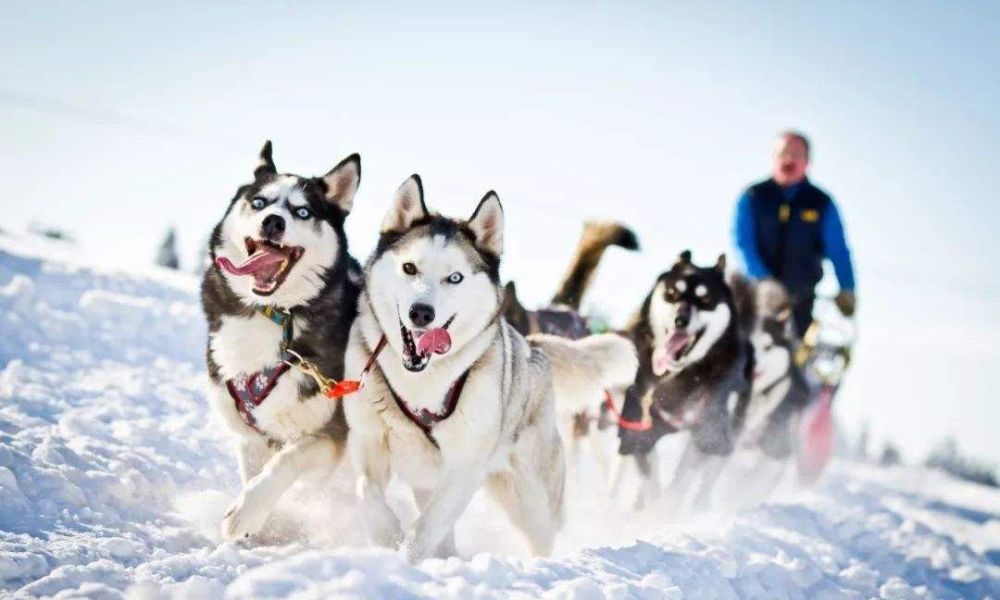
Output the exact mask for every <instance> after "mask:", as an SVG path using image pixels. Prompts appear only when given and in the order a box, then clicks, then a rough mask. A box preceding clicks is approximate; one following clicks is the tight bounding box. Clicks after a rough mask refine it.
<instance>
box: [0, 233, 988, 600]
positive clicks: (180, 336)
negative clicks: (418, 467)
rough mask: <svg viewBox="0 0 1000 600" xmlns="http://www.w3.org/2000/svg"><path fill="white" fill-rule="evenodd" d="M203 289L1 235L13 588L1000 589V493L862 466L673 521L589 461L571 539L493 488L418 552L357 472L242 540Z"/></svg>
mask: <svg viewBox="0 0 1000 600" xmlns="http://www.w3.org/2000/svg"><path fill="white" fill-rule="evenodd" d="M196 288H197V282H196V280H195V279H194V278H191V277H189V276H185V275H179V274H174V273H166V272H162V271H153V270H150V271H149V272H146V273H137V272H127V273H125V272H114V271H108V270H102V269H100V268H97V267H94V266H92V265H87V264H85V263H81V262H80V259H79V258H78V257H75V256H74V255H73V251H72V249H71V248H60V247H59V246H58V245H56V244H54V243H52V242H47V241H46V242H42V241H40V240H36V239H33V238H25V237H17V238H15V237H11V236H4V235H2V234H0V322H2V328H0V331H2V336H0V366H2V368H0V596H7V595H13V596H15V597H19V596H25V597H30V596H56V597H107V598H116V597H121V596H124V595H127V596H129V597H154V598H155V597H166V596H178V597H197V598H201V597H206V598H218V597H220V596H222V595H223V593H224V594H225V595H226V596H227V597H234V598H243V597H246V598H264V597H285V596H293V595H295V596H299V597H323V598H325V597H331V596H336V595H340V596H359V595H365V596H371V597H380V598H384V597H418V596H434V597H456V598H467V597H494V596H508V595H510V596H520V597H537V596H550V597H560V598H601V597H613V598H660V597H668V598H680V597H689V598H869V597H883V598H911V597H928V598H934V597H940V598H953V597H967V598H985V597H992V598H1000V566H998V564H1000V492H997V491H996V490H990V489H987V488H982V487H978V486H974V485H970V484H966V483H963V482H959V481H956V480H953V479H951V478H949V477H947V476H945V475H943V474H940V473H936V472H928V471H925V470H921V469H904V468H901V469H894V470H880V469H874V468H871V467H865V466H859V465H853V464H847V463H841V464H835V465H834V466H833V468H832V469H831V470H830V472H829V473H828V475H827V476H826V477H825V479H824V480H823V481H822V482H821V483H820V484H819V485H818V486H816V487H815V488H814V489H812V490H798V491H795V490H793V491H789V492H787V493H783V494H781V495H780V500H779V499H772V500H770V501H768V502H767V503H764V504H762V505H759V506H757V507H753V508H744V509H741V510H738V511H730V512H716V513H708V514H701V515H697V516H691V517H683V518H680V519H677V520H673V521H671V520H668V519H666V518H664V517H663V516H662V515H659V514H657V513H656V511H646V512H644V513H642V514H640V515H631V514H629V513H626V512H623V511H621V510H618V509H615V508H612V507H610V506H608V504H607V503H606V502H605V499H604V498H603V496H602V494H601V493H600V491H599V488H598V486H597V484H596V483H595V481H596V477H595V476H593V474H588V472H587V470H586V469H585V470H584V473H583V474H582V475H581V477H580V479H579V480H578V481H577V482H576V483H574V484H573V485H572V487H571V489H570V490H569V496H570V498H571V500H572V502H571V506H570V512H569V519H568V522H567V526H566V528H565V530H564V532H563V534H562V535H561V537H560V540H559V543H558V545H557V552H556V556H554V557H553V558H548V559H531V558H528V557H526V556H525V554H524V548H523V545H522V543H521V541H520V540H519V539H518V537H517V535H516V534H515V533H513V532H512V531H511V530H510V527H509V525H508V524H507V522H506V521H505V520H504V518H503V517H501V516H499V515H498V514H497V513H496V511H494V510H493V507H492V506H491V505H490V503H489V501H488V500H486V499H483V498H477V499H476V500H475V501H474V503H473V506H472V507H470V510H469V511H468V512H467V514H466V515H465V516H464V517H463V518H462V520H461V521H460V522H459V527H458V532H457V535H458V547H459V551H460V553H461V554H462V558H453V559H448V560H429V561H426V562H424V563H423V564H421V565H419V566H410V565H408V564H406V563H405V562H403V561H402V560H401V559H400V558H398V557H397V556H396V555H395V554H394V553H390V552H386V551H381V550H374V549H368V548H365V547H364V544H363V540H362V535H361V532H360V527H359V524H358V521H357V514H356V508H355V506H354V501H353V496H352V494H351V493H350V489H351V486H350V474H349V473H347V472H346V469H342V470H341V472H340V473H339V474H338V476H337V477H336V478H335V480H334V481H332V482H312V484H305V485H301V486H299V488H297V489H295V490H293V491H292V492H291V494H293V495H294V498H286V501H285V502H284V503H283V504H284V505H285V507H286V510H285V513H284V514H283V515H279V516H278V517H277V518H275V519H274V523H273V526H272V527H271V533H270V536H269V539H270V540H271V543H269V544H258V545H256V547H244V546H240V545H235V544H228V543H225V544H222V543H220V542H219V540H218V539H217V536H216V533H215V531H216V527H217V523H218V520H219V517H220V515H221V514H222V512H223V511H224V509H225V507H226V505H227V503H228V502H229V500H230V499H231V498H232V497H233V496H234V495H235V493H236V492H237V490H238V477H237V475H236V472H235V460H234V458H233V456H232V454H231V453H230V451H229V448H228V445H227V438H226V435H225V433H224V432H223V431H222V430H221V428H220V427H218V426H217V425H216V424H215V421H214V419H213V418H212V417H211V415H209V412H208V409H207V403H206V400H205V393H204V379H205V376H204V371H203V364H202V361H203V342H204V323H203V321H202V317H201V313H200V310H199V308H198V305H197V299H196ZM581 482H582V483H581ZM397 496H398V497H397V501H398V502H399V503H400V504H401V509H402V510H410V511H411V512H412V507H409V506H408V505H406V503H405V500H404V496H403V495H401V494H397ZM290 500H294V502H291V501H290ZM292 506H294V508H295V510H294V512H292V511H291V508H290V507H292ZM304 517H305V522H306V525H305V526H306V527H308V534H306V533H303V530H302V529H300V526H301V525H302V522H303V518H304Z"/></svg>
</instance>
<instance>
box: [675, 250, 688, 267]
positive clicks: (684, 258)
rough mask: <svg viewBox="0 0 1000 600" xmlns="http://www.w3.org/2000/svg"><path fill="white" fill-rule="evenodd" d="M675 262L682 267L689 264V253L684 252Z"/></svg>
mask: <svg viewBox="0 0 1000 600" xmlns="http://www.w3.org/2000/svg"><path fill="white" fill-rule="evenodd" d="M677 262H679V263H680V264H682V265H689V264H691V251H690V250H685V251H683V252H681V253H680V255H679V256H678V257H677Z"/></svg>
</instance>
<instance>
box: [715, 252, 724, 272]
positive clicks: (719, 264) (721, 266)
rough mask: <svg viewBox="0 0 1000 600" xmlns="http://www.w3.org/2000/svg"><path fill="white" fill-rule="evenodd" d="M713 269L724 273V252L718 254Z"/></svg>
mask: <svg viewBox="0 0 1000 600" xmlns="http://www.w3.org/2000/svg"><path fill="white" fill-rule="evenodd" d="M715 270H716V271H718V272H719V273H722V274H723V275H725V274H726V253H725V252H723V253H722V254H720V255H719V260H717V261H715Z"/></svg>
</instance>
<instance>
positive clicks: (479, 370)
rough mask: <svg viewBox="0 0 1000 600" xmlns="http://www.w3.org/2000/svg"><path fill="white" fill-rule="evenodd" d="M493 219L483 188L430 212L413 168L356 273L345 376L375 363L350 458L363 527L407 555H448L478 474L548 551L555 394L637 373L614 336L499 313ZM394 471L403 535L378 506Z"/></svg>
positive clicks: (557, 492) (555, 467) (557, 522)
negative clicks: (405, 511) (404, 502)
mask: <svg viewBox="0 0 1000 600" xmlns="http://www.w3.org/2000/svg"><path fill="white" fill-rule="evenodd" d="M503 221H504V216H503V210H502V208H501V206H500V200H499V199H498V198H497V195H496V194H495V193H493V192H490V193H488V194H486V196H485V197H484V198H483V199H482V201H480V203H479V205H478V206H477V208H476V210H475V212H473V213H472V217H470V218H469V219H468V220H467V221H462V220H454V219H450V218H447V217H443V216H440V215H438V214H434V213H431V212H429V211H428V210H427V208H426V206H425V204H424V194H423V189H422V186H421V183H420V178H419V177H418V176H416V175H414V176H412V177H410V178H409V179H407V180H406V182H404V183H403V185H402V186H401V187H400V188H399V190H398V191H397V193H396V198H395V202H394V205H393V207H392V208H391V209H390V210H389V212H388V214H387V215H386V217H385V220H384V221H383V223H382V232H381V237H380V239H379V242H378V246H377V248H376V250H375V252H374V254H373V256H372V257H371V259H370V260H369V262H368V264H367V266H366V269H365V291H364V292H363V293H362V296H361V300H360V312H359V316H358V319H357V321H355V324H354V327H353V328H352V330H351V339H350V344H349V347H348V351H347V366H348V372H354V371H355V370H360V369H361V368H362V365H365V364H366V363H368V362H369V361H370V360H371V358H370V357H371V356H372V355H373V353H374V354H375V355H376V356H377V360H376V362H375V363H374V368H373V370H371V372H370V373H369V375H368V378H367V383H365V385H364V387H363V388H362V389H361V391H360V392H359V393H358V394H357V395H356V396H352V397H350V398H349V399H348V400H347V402H346V412H347V420H348V423H350V426H351V436H350V441H349V446H350V454H351V459H352V461H353V462H354V464H355V469H356V471H357V473H358V476H359V480H358V493H359V495H360V497H361V500H362V505H363V513H364V515H365V522H366V525H367V529H368V533H369V537H370V538H371V540H372V541H373V542H374V543H377V544H380V545H383V546H389V547H400V549H401V550H402V551H403V553H404V554H405V555H406V556H407V558H409V559H410V560H413V561H416V560H420V559H421V558H423V557H426V556H428V555H430V554H432V553H437V554H454V552H455V549H454V536H453V527H454V524H455V521H456V519H458V517H459V516H460V515H461V513H462V511H463V510H464V509H465V507H466V505H467V504H468V503H469V500H470V499H471V498H472V495H473V494H474V493H475V492H476V491H477V490H478V489H479V488H480V487H482V486H483V485H484V484H485V485H486V486H487V488H488V489H489V491H490V492H492V494H493V496H494V498H495V499H496V500H497V501H498V502H499V504H500V505H501V506H502V507H503V509H505V511H506V512H507V514H508V515H509V516H510V518H511V519H512V520H513V521H514V523H515V524H516V525H517V526H518V527H519V528H520V529H521V531H522V532H523V533H524V535H525V536H526V537H527V539H528V542H529V544H530V546H531V550H532V551H533V552H534V553H536V554H543V555H544V554H548V553H549V552H550V551H551V550H552V544H553V539H554V537H555V534H556V532H557V531H558V529H559V527H560V526H561V522H562V507H563V485H564V479H565V465H564V462H563V447H562V443H561V442H560V439H559V434H558V432H557V430H556V420H555V406H554V394H560V395H564V396H566V395H572V394H578V393H589V394H593V393H595V390H597V389H600V388H601V387H604V386H613V385H622V384H624V383H627V382H629V381H631V379H632V378H633V377H634V374H635V368H636V360H635V351H634V350H633V348H632V346H631V344H630V343H629V342H628V341H627V340H625V339H623V338H620V337H617V336H594V337H590V338H587V339H585V340H581V341H578V342H572V341H568V340H564V339H561V338H556V337H552V336H538V337H529V338H525V337H523V336H521V335H520V334H519V333H517V331H515V330H514V328H513V327H511V326H510V325H509V324H508V323H507V321H506V320H505V319H504V318H503V316H502V311H503V303H502V301H501V299H502V297H503V291H502V289H501V288H500V285H499V266H500V257H501V255H502V253H503ZM379 349H384V351H382V352H381V353H379ZM370 364H371V363H370ZM393 474H398V475H399V476H401V478H402V479H403V480H404V481H405V482H406V483H407V484H409V485H410V486H411V487H412V488H413V490H414V495H415V497H416V500H417V504H418V506H419V508H420V516H419V517H418V518H417V520H416V522H415V523H414V524H413V525H412V527H409V528H408V530H407V531H405V532H404V530H403V527H402V525H401V524H400V521H399V519H398V518H397V516H396V515H395V513H394V512H393V511H392V509H390V507H389V505H388V504H387V503H386V497H385V487H386V484H387V483H388V481H389V478H390V476H391V475H393Z"/></svg>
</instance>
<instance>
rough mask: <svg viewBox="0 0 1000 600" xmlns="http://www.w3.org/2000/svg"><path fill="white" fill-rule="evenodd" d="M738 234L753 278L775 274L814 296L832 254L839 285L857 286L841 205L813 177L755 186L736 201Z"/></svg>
mask: <svg viewBox="0 0 1000 600" xmlns="http://www.w3.org/2000/svg"><path fill="white" fill-rule="evenodd" d="M734 236H735V238H736V247H737V248H738V249H739V251H740V254H741V255H742V257H743V263H744V266H745V268H746V271H747V274H748V275H750V276H751V277H754V278H757V279H762V278H765V277H774V278H776V279H778V281H781V282H782V283H783V284H784V285H785V286H786V287H787V288H788V289H789V291H790V292H792V293H793V294H799V295H807V296H812V294H813V289H814V288H815V287H816V284H817V283H819V280H820V279H821V278H822V276H823V270H822V260H823V258H829V259H830V261H831V262H832V263H833V269H834V272H835V273H836V275H837V281H838V282H839V283H840V289H842V290H849V291H853V290H854V269H853V267H852V266H851V253H850V250H849V249H848V247H847V240H846V239H845V236H844V226H843V223H842V222H841V220H840V214H839V212H838V211H837V206H836V205H835V204H834V203H833V200H832V199H831V198H830V197H829V196H828V195H826V193H825V192H823V191H822V190H820V189H819V188H817V187H816V186H814V185H812V183H810V182H809V180H808V179H806V180H804V181H802V182H801V183H798V184H796V185H794V186H791V187H789V188H787V189H783V188H781V187H780V186H778V184H777V183H775V182H774V180H773V179H769V180H767V181H763V182H760V183H758V184H755V185H753V186H750V187H749V188H748V189H747V190H746V191H745V192H743V195H742V196H740V199H739V200H738V201H737V204H736V222H735V227H734Z"/></svg>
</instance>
